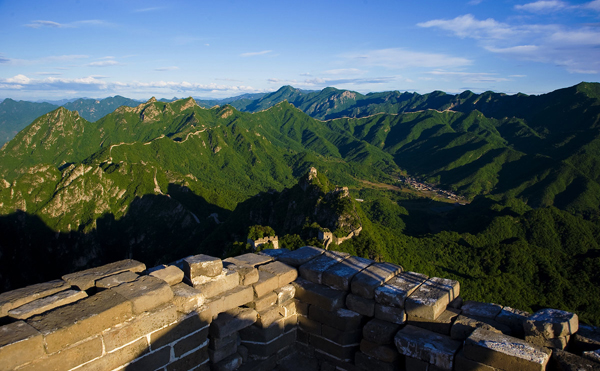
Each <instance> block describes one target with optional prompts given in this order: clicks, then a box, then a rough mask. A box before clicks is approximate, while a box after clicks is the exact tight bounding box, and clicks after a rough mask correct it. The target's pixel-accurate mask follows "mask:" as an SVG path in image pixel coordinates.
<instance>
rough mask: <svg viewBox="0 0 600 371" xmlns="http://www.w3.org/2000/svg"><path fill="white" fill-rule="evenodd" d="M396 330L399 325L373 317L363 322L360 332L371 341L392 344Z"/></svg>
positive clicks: (398, 328)
mask: <svg viewBox="0 0 600 371" xmlns="http://www.w3.org/2000/svg"><path fill="white" fill-rule="evenodd" d="M398 330H400V325H398V324H395V323H392V322H388V321H383V320H380V319H377V318H375V319H372V320H370V321H369V322H367V323H366V324H365V326H364V327H363V329H362V333H363V337H364V338H365V339H367V340H368V341H370V342H372V343H377V344H393V343H394V336H396V333H397V332H398Z"/></svg>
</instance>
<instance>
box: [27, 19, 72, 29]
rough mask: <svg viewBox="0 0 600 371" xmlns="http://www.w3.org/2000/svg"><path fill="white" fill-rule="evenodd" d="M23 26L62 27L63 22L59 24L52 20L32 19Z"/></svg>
mask: <svg viewBox="0 0 600 371" xmlns="http://www.w3.org/2000/svg"><path fill="white" fill-rule="evenodd" d="M25 27H29V28H40V27H52V28H63V27H65V25H64V24H60V23H58V22H53V21H32V22H31V23H29V24H26V25H25Z"/></svg>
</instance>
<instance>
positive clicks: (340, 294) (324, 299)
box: [293, 278, 346, 311]
mask: <svg viewBox="0 0 600 371" xmlns="http://www.w3.org/2000/svg"><path fill="white" fill-rule="evenodd" d="M293 285H294V287H295V288H296V298H298V299H299V300H301V301H303V302H305V303H308V304H311V306H318V307H321V308H323V309H325V310H329V311H334V310H336V309H338V308H342V307H344V304H345V301H346V292H345V291H340V290H335V289H331V288H329V287H325V286H323V285H318V284H316V283H312V282H310V281H307V280H305V279H304V278H298V279H297V280H296V281H294V282H293Z"/></svg>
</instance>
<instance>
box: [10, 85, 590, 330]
mask: <svg viewBox="0 0 600 371" xmlns="http://www.w3.org/2000/svg"><path fill="white" fill-rule="evenodd" d="M116 98H117V97H115V98H113V101H115V100H116ZM119 98H122V97H119ZM122 99H126V98H122ZM13 102H14V101H13ZM100 102H102V101H100ZM122 102H124V103H123V104H121V106H120V107H118V108H116V109H113V110H112V111H111V112H110V113H107V114H104V115H103V116H102V117H98V118H97V119H95V120H91V119H90V120H88V119H87V118H86V117H89V115H92V114H97V115H100V114H101V113H100V108H99V106H97V107H96V108H94V109H92V108H89V107H93V104H91V103H90V102H86V101H74V102H72V103H70V104H72V105H73V108H75V109H74V110H71V109H68V108H67V107H58V108H55V109H53V110H52V111H50V112H47V113H45V114H42V115H41V116H40V117H38V118H36V119H33V121H32V122H31V124H29V125H28V126H27V127H26V128H24V129H23V130H21V131H20V132H19V133H18V134H17V135H16V136H15V137H14V138H13V139H12V140H11V141H9V142H8V143H6V144H5V145H4V147H3V148H2V150H0V233H1V234H2V236H3V238H2V240H1V241H0V251H1V252H2V254H1V255H0V280H1V283H2V288H0V289H8V288H11V287H18V286H19V285H23V284H27V283H33V282H39V281H43V280H48V279H52V278H54V277H56V276H58V275H60V274H64V273H67V272H68V271H76V270H80V269H82V268H85V267H88V266H93V265H98V264H102V263H105V262H110V261H114V260H116V259H123V258H136V259H140V260H143V261H145V262H148V263H151V264H152V263H156V264H158V263H166V262H169V261H171V260H173V259H177V258H181V257H182V256H185V255H186V254H191V253H198V252H205V253H210V254H214V255H221V256H223V255H226V254H228V253H231V252H232V251H236V252H240V251H244V250H245V249H247V248H248V247H247V246H246V245H245V237H246V236H245V233H246V231H247V229H248V228H249V227H251V226H252V225H254V224H260V225H270V226H271V227H273V228H274V229H275V231H276V232H277V233H278V234H279V235H280V238H281V241H282V244H283V245H284V246H287V247H290V248H294V247H297V246H298V245H302V244H304V243H310V244H313V245H318V244H319V241H318V240H317V239H316V238H315V236H316V231H318V230H324V229H325V228H326V229H329V230H330V231H332V232H333V233H334V234H337V235H339V236H342V235H346V234H347V233H348V232H349V231H350V230H355V229H356V228H357V226H359V225H360V226H361V228H362V232H361V233H360V235H359V236H358V237H354V238H352V239H350V240H348V241H346V242H344V243H342V244H341V245H339V246H338V245H335V246H332V247H331V248H333V249H340V250H344V251H347V252H350V253H352V254H354V255H359V256H365V257H370V258H372V259H383V260H386V261H393V262H397V263H399V264H402V265H403V266H404V267H405V268H406V269H413V270H417V271H420V272H425V273H427V274H430V275H436V274H437V275H442V274H445V276H451V277H455V278H460V279H461V283H463V284H464V286H465V292H466V295H467V296H469V295H470V297H469V298H471V299H473V300H478V299H481V300H484V301H494V300H495V301H499V302H503V303H507V304H508V305H513V306H515V307H517V308H522V309H534V308H535V307H536V306H539V305H548V306H552V307H557V308H567V309H572V310H577V312H578V313H583V314H582V318H584V319H586V320H587V321H589V322H594V323H600V309H598V308H600V305H599V304H600V292H599V293H598V295H596V296H595V298H596V299H590V297H589V295H587V294H586V295H583V296H581V295H580V296H577V297H572V296H573V294H572V293H574V292H577V293H585V292H587V293H593V292H597V291H598V290H599V289H598V287H600V274H599V273H598V272H600V269H599V268H600V254H598V251H599V250H598V249H599V246H598V242H597V241H599V240H600V230H599V229H600V227H599V225H600V223H598V221H599V220H600V84H597V83H581V84H578V85H576V86H573V87H569V88H565V89H561V90H557V91H554V92H551V93H548V94H544V95H540V96H527V95H523V94H518V95H505V94H498V93H492V92H486V93H483V94H474V93H472V92H468V91H467V92H464V93H461V94H458V95H450V94H445V93H442V92H433V93H430V94H425V95H419V94H410V93H399V92H385V93H373V94H367V95H361V94H359V93H355V92H349V91H343V90H337V89H334V88H327V89H324V90H322V91H319V92H306V91H301V90H298V89H294V88H291V87H282V88H281V89H280V90H278V91H277V92H275V93H271V94H265V95H261V96H246V97H242V98H240V99H235V100H232V101H231V102H230V103H229V104H219V105H212V106H211V108H206V106H208V105H209V104H207V103H202V104H201V102H197V101H196V100H194V99H193V98H186V99H181V100H176V101H173V102H161V101H157V100H156V99H154V98H152V99H150V100H149V101H147V102H145V103H141V104H136V105H135V106H128V104H131V105H133V102H131V101H127V100H123V101H122ZM4 103H6V100H5V102H3V103H2V104H0V106H1V105H4ZM18 103H21V104H24V102H18ZM221 103H223V102H221ZM8 104H11V102H10V101H9V102H8ZM103 104H104V106H106V107H108V106H109V105H110V104H111V103H110V102H104V103H103ZM112 104H113V106H114V105H116V104H119V103H118V102H116V103H112ZM46 108H48V107H46ZM111 108H112V106H111V107H108V108H106V110H110V109H111ZM238 108H239V109H238ZM32 111H33V109H32ZM82 112H84V113H85V114H84V113H82ZM94 117H96V116H94ZM311 168H315V169H317V174H319V175H318V177H312V178H311V177H308V178H306V177H307V174H308V173H310V172H309V171H311ZM404 176H411V177H415V178H417V179H419V180H420V181H422V182H427V183H432V184H434V185H435V187H439V188H442V189H448V190H451V191H453V192H455V193H457V194H459V195H461V196H462V197H464V198H465V199H466V200H467V201H468V204H467V205H465V206H459V205H455V204H453V202H450V200H447V199H439V198H438V199H435V200H432V199H431V197H425V196H424V195H423V194H422V193H419V192H417V191H415V190H414V189H410V188H408V187H405V186H403V185H402V184H401V183H400V182H399V179H400V178H402V177H404ZM341 186H345V187H348V190H347V191H342V188H340V187H341ZM311 189H312V190H313V191H311ZM307 190H308V191H307ZM340 195H343V196H344V197H341V196H340ZM357 199H358V200H357ZM349 226H351V227H350V229H348V228H349ZM465 257H468V258H465ZM24 266H25V267H27V268H26V269H24V268H23V267H24ZM575 276H576V277H577V280H573V277H575ZM506 285H512V287H514V291H513V292H510V293H507V292H506V291H503V290H502V289H501V287H505V286H506Z"/></svg>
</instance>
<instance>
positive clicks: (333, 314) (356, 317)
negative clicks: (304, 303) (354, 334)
mask: <svg viewBox="0 0 600 371" xmlns="http://www.w3.org/2000/svg"><path fill="white" fill-rule="evenodd" d="M308 318H309V319H310V320H312V321H316V322H319V323H321V324H326V325H327V326H330V327H333V328H336V329H338V330H340V331H353V330H356V329H359V328H362V326H363V323H364V321H365V317H364V316H363V315H361V314H359V313H356V312H353V311H351V310H349V309H343V308H342V309H337V310H333V311H329V310H325V309H322V308H319V307H317V306H314V305H311V306H310V308H309V309H308Z"/></svg>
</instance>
